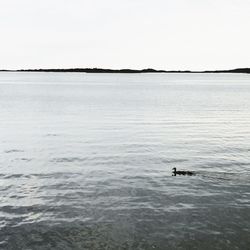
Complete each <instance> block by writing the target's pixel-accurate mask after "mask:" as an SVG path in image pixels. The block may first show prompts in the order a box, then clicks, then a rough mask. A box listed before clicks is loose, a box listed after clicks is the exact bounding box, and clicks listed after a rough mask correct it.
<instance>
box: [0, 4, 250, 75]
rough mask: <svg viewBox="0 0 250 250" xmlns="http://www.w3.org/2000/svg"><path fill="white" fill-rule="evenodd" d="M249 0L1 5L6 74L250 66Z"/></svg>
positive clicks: (0, 63)
mask: <svg viewBox="0 0 250 250" xmlns="http://www.w3.org/2000/svg"><path fill="white" fill-rule="evenodd" d="M249 9H250V2H249V1H247V0H242V1H240V2H239V1H236V0H227V1H226V0H221V1H219V2H218V1H217V2H216V3H215V2H213V1H210V0H205V1H202V2H201V1H198V0H190V1H188V2H187V1H184V0H176V1H170V0H156V1H154V2H153V1H150V0H145V1H141V0H133V1H132V0H128V1H122V0H116V1H115V0H107V1H105V2H104V1H100V0H92V1H91V2H90V1H86V0H83V1H82V0H74V1H71V2H69V1H66V0H60V1H59V0H54V1H48V0H43V1H39V0H38V1H31V0H23V1H17V0H8V1H7V0H3V1H2V2H1V9H0V16H1V20H2V22H1V24H0V28H1V47H0V52H1V59H0V69H10V70H12V69H13V70H16V69H29V68H31V69H36V68H87V67H89V68H94V67H97V68H111V69H121V68H131V69H143V68H154V69H159V70H160V69H163V70H194V71H196V70H197V71H200V70H217V69H218V70H224V69H235V68H245V67H250V52H249V49H248V44H249V43H250V35H249V33H248V32H247V30H248V26H249V25H248V24H249V23H250V16H249Z"/></svg>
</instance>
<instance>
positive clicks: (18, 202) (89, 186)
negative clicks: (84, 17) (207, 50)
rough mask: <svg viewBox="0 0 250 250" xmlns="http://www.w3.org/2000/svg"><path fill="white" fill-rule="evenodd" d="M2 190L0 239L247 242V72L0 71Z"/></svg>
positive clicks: (70, 245)
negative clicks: (180, 173)
mask: <svg viewBox="0 0 250 250" xmlns="http://www.w3.org/2000/svg"><path fill="white" fill-rule="evenodd" d="M173 167H177V169H186V170H191V171H195V172H196V173H197V174H196V175H195V176H192V177H185V176H183V177H172V176H171V169H172V168H173ZM0 201H1V202H0V249H177V250H179V249H185V250H186V249H192V250H193V249H197V250H203V249H223V250H224V249H225V250H228V249H229V250H230V249H243V250H246V249H249V246H250V75H243V74H242V75H241V74H238V75H236V74H77V73H72V74H71V73H70V74H68V73H0Z"/></svg>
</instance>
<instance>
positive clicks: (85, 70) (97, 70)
mask: <svg viewBox="0 0 250 250" xmlns="http://www.w3.org/2000/svg"><path fill="white" fill-rule="evenodd" d="M0 71H14V72H79V73H247V74H250V68H239V69H231V70H206V71H190V70H155V69H151V68H149V69H142V70H136V69H102V68H69V69H21V70H0Z"/></svg>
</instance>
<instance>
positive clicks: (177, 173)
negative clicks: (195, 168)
mask: <svg viewBox="0 0 250 250" xmlns="http://www.w3.org/2000/svg"><path fill="white" fill-rule="evenodd" d="M172 173H173V176H176V175H195V173H194V172H191V171H177V170H176V168H173V172H172Z"/></svg>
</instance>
